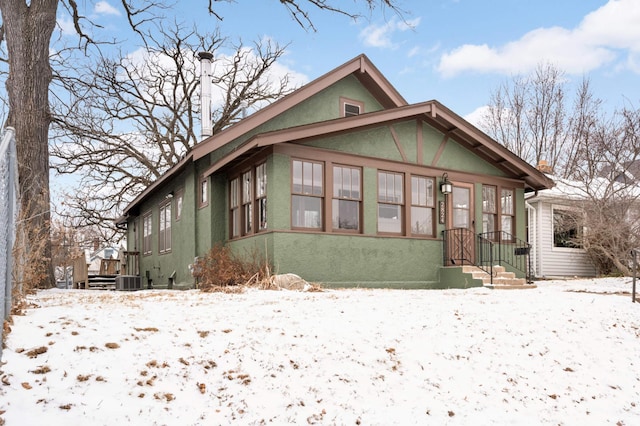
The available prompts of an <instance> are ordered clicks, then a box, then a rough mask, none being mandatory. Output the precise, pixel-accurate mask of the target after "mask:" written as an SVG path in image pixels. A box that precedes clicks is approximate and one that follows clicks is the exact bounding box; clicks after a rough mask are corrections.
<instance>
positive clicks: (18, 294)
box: [11, 209, 53, 315]
mask: <svg viewBox="0 0 640 426" xmlns="http://www.w3.org/2000/svg"><path fill="white" fill-rule="evenodd" d="M28 211H30V210H25V209H23V210H21V211H20V213H19V215H18V224H17V232H16V240H15V243H14V245H13V252H12V255H13V267H12V275H13V277H12V278H13V283H12V288H11V298H12V307H11V314H12V315H21V314H22V313H23V312H24V310H25V309H26V308H27V303H26V296H27V295H29V294H33V293H35V291H36V290H37V289H38V287H46V285H44V283H47V285H52V284H53V283H49V282H48V281H49V278H52V277H53V271H52V270H50V268H51V261H50V260H51V259H50V256H51V253H50V248H51V247H50V235H49V233H48V227H47V226H45V227H44V228H38V227H36V226H35V225H32V224H31V221H30V218H28V217H26V215H27V214H28V213H27V212H28Z"/></svg>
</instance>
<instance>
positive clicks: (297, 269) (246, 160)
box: [120, 55, 553, 288]
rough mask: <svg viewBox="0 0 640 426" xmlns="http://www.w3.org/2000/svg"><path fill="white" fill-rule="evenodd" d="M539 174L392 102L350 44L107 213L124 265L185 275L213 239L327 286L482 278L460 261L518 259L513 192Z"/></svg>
mask: <svg viewBox="0 0 640 426" xmlns="http://www.w3.org/2000/svg"><path fill="white" fill-rule="evenodd" d="M205 59H206V57H205ZM552 185H553V182H551V181H550V180H549V179H548V178H547V177H546V176H545V175H544V174H543V173H541V172H540V171H538V170H537V169H536V168H534V167H532V166H530V165H529V164H527V163H525V162H524V161H523V160H521V159H520V158H518V157H517V156H516V155H514V154H513V153H511V152H510V151H508V150H507V149H506V148H504V147H503V146H501V145H499V144H498V143H497V142H496V141H494V140H492V139H491V138H490V137H488V136H487V135H486V134H484V133H483V132H481V131H480V130H478V129H477V128H475V127H474V126H473V125H471V124H470V123H468V122H467V121H465V120H464V119H463V118H461V117H460V116H458V115H457V114H455V113H454V112H452V111H451V110H449V109H448V108H446V107H445V106H444V105H442V104H440V103H439V102H437V101H435V100H432V101H427V102H422V103H417V104H408V103H407V102H406V101H405V99H404V98H403V97H402V96H401V95H400V94H399V93H398V92H397V91H396V90H395V89H394V87H393V86H392V85H391V84H390V83H389V82H388V81H387V79H386V78H385V77H384V76H383V75H382V74H381V73H380V71H379V70H378V69H377V68H376V67H375V66H374V65H373V64H372V63H371V62H370V60H369V59H368V58H367V57H366V56H365V55H360V56H358V57H356V58H354V59H352V60H350V61H349V62H347V63H345V64H343V65H341V66H339V67H338V68H336V69H334V70H332V71H330V72H328V73H327V74H325V75H323V76H322V77H320V78H318V79H316V80H314V81H312V82H311V83H309V84H307V85H305V86H303V87H301V88H300V89H298V90H296V91H295V92H293V93H291V94H290V95H288V96H286V97H284V98H282V99H280V100H279V101H277V102H274V103H273V104H271V105H269V106H267V107H266V108H264V109H262V110H260V111H258V112H255V113H254V114H252V115H250V116H248V117H246V118H244V119H242V120H241V121H239V122H238V123H236V124H234V125H233V126H230V127H228V128H226V129H225V130H223V131H221V132H219V133H218V134H215V135H212V136H209V137H206V138H205V139H203V140H202V141H201V142H200V143H199V144H197V145H196V146H195V147H194V148H193V149H192V150H191V151H190V152H188V153H187V154H186V156H185V157H184V158H183V159H182V160H181V161H180V162H179V163H178V164H176V165H175V166H174V167H173V168H171V169H170V170H169V171H168V172H167V173H166V174H165V175H164V176H162V177H161V178H160V179H158V180H157V181H156V182H155V183H153V184H152V185H151V186H149V187H148V188H147V189H146V190H144V191H143V192H142V193H141V194H140V195H139V196H138V197H137V198H136V199H135V200H134V201H133V202H132V203H131V204H130V205H129V206H128V207H127V208H126V210H125V211H124V215H123V217H122V218H121V219H120V223H121V225H122V226H123V227H124V226H126V233H127V245H128V247H127V253H128V255H129V256H128V259H127V273H128V274H130V275H139V276H140V277H141V285H142V288H148V287H153V288H170V287H174V288H177V287H180V288H192V287H194V286H195V280H194V278H193V277H192V275H191V270H190V267H191V265H193V263H194V260H195V259H196V258H197V257H199V256H203V255H205V254H206V253H207V252H208V251H209V250H210V249H211V247H213V246H214V245H216V244H218V243H224V244H227V245H228V246H230V247H231V248H232V249H233V250H234V251H235V252H237V253H246V254H247V255H248V253H255V252H256V250H258V251H259V252H261V253H263V254H266V256H267V257H268V259H269V260H270V261H271V264H272V265H273V267H274V268H275V270H276V271H277V272H278V273H294V274H297V275H299V276H301V277H302V278H304V279H305V280H307V281H309V282H316V283H321V284H323V285H325V286H329V287H331V286H333V287H344V286H363V287H388V288H445V287H456V286H459V287H464V286H471V285H482V282H481V281H478V280H477V279H475V278H472V277H471V276H470V274H467V276H465V275H464V274H463V270H462V267H461V266H462V265H469V264H477V265H479V266H481V267H482V266H484V267H485V269H486V268H487V267H492V266H493V265H497V264H503V263H506V264H505V265H504V266H505V267H506V269H507V270H512V271H513V272H514V273H515V274H516V275H517V276H524V275H525V274H526V273H527V267H526V265H525V266H524V267H523V266H522V264H525V263H526V262H524V263H523V262H516V261H512V260H509V257H511V258H514V259H516V260H519V259H518V257H526V256H523V255H525V254H526V252H527V249H526V243H524V242H523V240H525V239H526V224H525V220H526V216H525V201H524V194H525V192H528V191H537V190H541V189H545V188H550V187H551V186H552ZM504 253H509V256H505V255H504ZM514 253H515V255H516V256H515V257H514ZM518 264H520V266H518Z"/></svg>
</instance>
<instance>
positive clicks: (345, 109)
mask: <svg viewBox="0 0 640 426" xmlns="http://www.w3.org/2000/svg"><path fill="white" fill-rule="evenodd" d="M363 112H364V103H363V102H360V101H355V100H353V99H347V98H342V97H341V98H340V116H341V117H353V116H354V115H360V114H362V113H363Z"/></svg>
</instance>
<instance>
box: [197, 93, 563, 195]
mask: <svg viewBox="0 0 640 426" xmlns="http://www.w3.org/2000/svg"><path fill="white" fill-rule="evenodd" d="M412 118H417V119H421V120H424V121H426V122H428V123H429V124H430V125H432V126H434V127H436V128H437V129H439V130H440V131H441V132H443V133H445V134H448V135H450V137H452V138H453V139H455V141H456V142H458V143H459V144H461V145H462V146H464V147H466V148H467V149H469V150H471V151H473V152H474V153H475V154H476V155H477V156H479V157H481V158H483V159H484V160H486V161H488V162H490V163H491V164H493V165H494V166H495V167H497V168H498V169H500V170H502V171H503V172H505V173H506V174H508V175H509V176H516V177H517V178H520V179H523V180H524V181H525V182H526V184H527V187H528V189H532V190H540V189H546V188H550V187H552V186H553V181H552V180H551V179H549V178H548V177H547V176H546V175H545V174H544V173H542V172H540V171H539V170H537V169H536V168H535V167H533V166H531V165H530V164H528V163H527V162H525V161H523V160H522V159H521V158H519V157H518V156H516V155H515V154H514V153H512V152H511V151H509V150H508V149H507V148H505V147H504V146H502V145H500V144H499V143H498V142H496V141H495V140H493V139H491V138H490V137H489V136H488V135H486V134H485V133H484V132H482V131H481V130H479V129H477V128H476V127H475V126H473V125H472V124H471V123H469V122H467V121H466V120H464V119H463V118H462V117H460V116H459V115H457V114H455V113H454V112H453V111H451V110H450V109H448V108H447V107H445V106H444V105H442V104H441V103H440V102H438V101H435V100H431V101H428V102H422V103H418V104H412V105H404V106H399V107H397V108H391V109H386V110H381V111H376V112H371V113H365V114H361V115H357V116H353V117H346V118H338V119H334V120H328V121H321V122H317V123H311V124H306V125H302V126H295V127H290V128H287V129H282V130H275V131H271V132H265V133H260V134H257V135H255V136H253V137H252V138H250V139H249V140H247V141H246V142H244V143H243V144H242V145H240V146H239V147H237V148H236V149H235V150H234V151H233V152H231V153H229V154H227V155H226V156H225V157H223V158H221V159H220V160H219V161H217V162H216V163H215V164H213V165H212V166H211V167H209V169H207V170H206V171H205V172H204V175H210V174H212V173H214V172H216V171H218V170H220V169H221V168H223V167H225V166H226V165H228V164H229V163H232V162H235V161H238V160H239V159H242V158H243V157H244V156H245V155H247V153H249V152H251V151H253V150H254V149H257V148H261V147H265V146H269V145H274V144H277V143H282V142H289V141H296V142H304V141H309V140H312V139H315V138H321V137H327V136H331V135H334V134H338V133H348V132H355V131H361V130H365V129H367V128H370V127H376V126H380V125H385V124H392V123H393V122H398V121H406V120H407V119H412Z"/></svg>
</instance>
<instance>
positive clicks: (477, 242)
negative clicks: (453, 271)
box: [442, 228, 495, 285]
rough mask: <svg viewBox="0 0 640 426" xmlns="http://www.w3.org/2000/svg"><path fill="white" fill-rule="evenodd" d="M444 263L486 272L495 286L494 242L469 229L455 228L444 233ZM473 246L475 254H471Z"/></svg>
mask: <svg viewBox="0 0 640 426" xmlns="http://www.w3.org/2000/svg"><path fill="white" fill-rule="evenodd" d="M442 241H443V247H442V261H443V263H442V264H443V265H444V266H464V265H471V266H475V267H477V268H479V269H480V270H482V271H484V272H486V273H487V274H489V276H490V277H491V285H493V277H494V275H495V274H494V270H493V264H494V260H493V253H494V242H493V241H491V240H489V239H487V238H485V237H483V236H481V235H476V234H475V233H474V232H473V231H472V230H470V229H467V228H453V229H445V230H443V231H442ZM469 243H471V244H473V248H474V250H475V253H471V251H470V247H471V244H469Z"/></svg>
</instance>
